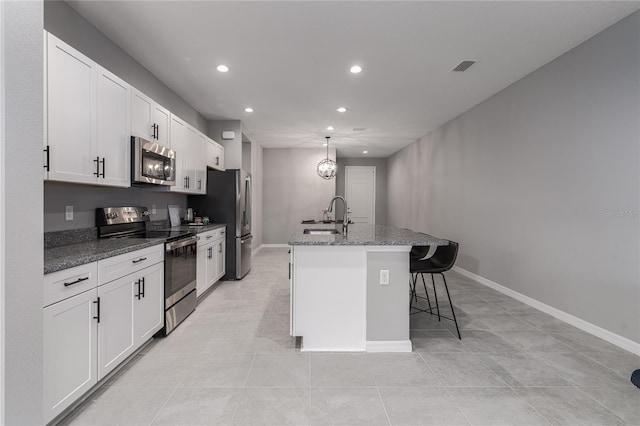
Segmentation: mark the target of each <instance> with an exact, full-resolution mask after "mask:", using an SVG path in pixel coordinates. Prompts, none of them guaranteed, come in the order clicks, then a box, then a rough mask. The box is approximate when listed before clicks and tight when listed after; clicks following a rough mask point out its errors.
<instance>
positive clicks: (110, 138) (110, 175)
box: [96, 66, 131, 187]
mask: <svg viewBox="0 0 640 426" xmlns="http://www.w3.org/2000/svg"><path fill="white" fill-rule="evenodd" d="M130 91H131V86H129V85H128V84H127V83H126V82H125V81H123V80H121V79H120V78H118V77H116V76H115V75H114V74H112V73H110V72H109V71H107V70H105V69H104V68H102V67H100V66H99V67H98V89H97V102H96V105H97V109H96V123H97V135H96V138H97V149H98V152H97V158H98V162H99V165H100V166H101V169H100V176H99V177H100V178H101V179H102V180H103V181H104V182H103V183H104V184H105V185H111V186H124V187H126V186H129V182H130V178H131V173H130V170H131V149H129V146H130V143H131V142H130V140H131V137H130V133H129V129H130V122H129V118H130V117H131V114H130V111H129V106H130V103H129V93H130Z"/></svg>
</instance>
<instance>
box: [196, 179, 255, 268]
mask: <svg viewBox="0 0 640 426" xmlns="http://www.w3.org/2000/svg"><path fill="white" fill-rule="evenodd" d="M207 173H208V175H207V195H190V196H189V200H188V205H189V207H193V209H194V210H195V211H196V214H197V215H198V216H201V217H204V216H208V217H209V221H210V222H212V223H224V224H226V225H227V253H226V261H225V262H226V263H225V266H226V273H225V275H224V276H223V277H222V279H224V280H239V279H241V278H242V277H244V276H245V275H247V273H249V271H250V270H251V240H252V239H253V236H252V235H251V174H249V173H247V172H246V171H244V170H226V171H224V172H221V171H218V170H211V169H209V170H208V171H207Z"/></svg>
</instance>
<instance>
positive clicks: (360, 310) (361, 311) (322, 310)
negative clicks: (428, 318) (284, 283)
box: [289, 224, 448, 352]
mask: <svg viewBox="0 0 640 426" xmlns="http://www.w3.org/2000/svg"><path fill="white" fill-rule="evenodd" d="M330 232H331V233H330ZM446 244H448V242H447V240H443V239H440V238H435V237H432V236H431V235H428V234H423V233H420V232H414V231H411V230H408V229H403V228H396V227H392V226H382V225H365V224H351V225H349V227H348V232H347V235H346V236H345V235H342V225H341V224H338V225H335V226H327V225H326V224H317V225H301V226H299V227H298V228H297V229H296V231H295V232H294V233H293V235H292V236H291V238H290V241H289V245H290V246H291V260H290V264H289V272H290V273H289V278H290V289H291V310H290V332H291V335H292V336H300V337H302V346H301V350H302V351H341V352H343V351H367V352H411V350H412V346H411V341H410V339H409V252H410V251H411V247H412V246H427V245H446Z"/></svg>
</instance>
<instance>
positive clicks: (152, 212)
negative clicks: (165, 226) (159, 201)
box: [151, 204, 156, 214]
mask: <svg viewBox="0 0 640 426" xmlns="http://www.w3.org/2000/svg"><path fill="white" fill-rule="evenodd" d="M151 214H156V205H155V204H151Z"/></svg>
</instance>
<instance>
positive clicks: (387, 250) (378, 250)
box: [364, 246, 411, 253]
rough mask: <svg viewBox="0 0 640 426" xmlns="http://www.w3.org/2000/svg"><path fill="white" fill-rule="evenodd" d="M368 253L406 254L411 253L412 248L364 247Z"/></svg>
mask: <svg viewBox="0 0 640 426" xmlns="http://www.w3.org/2000/svg"><path fill="white" fill-rule="evenodd" d="M364 250H365V251H366V252H367V253H398V252H400V253H405V252H410V251H411V246H364Z"/></svg>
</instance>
